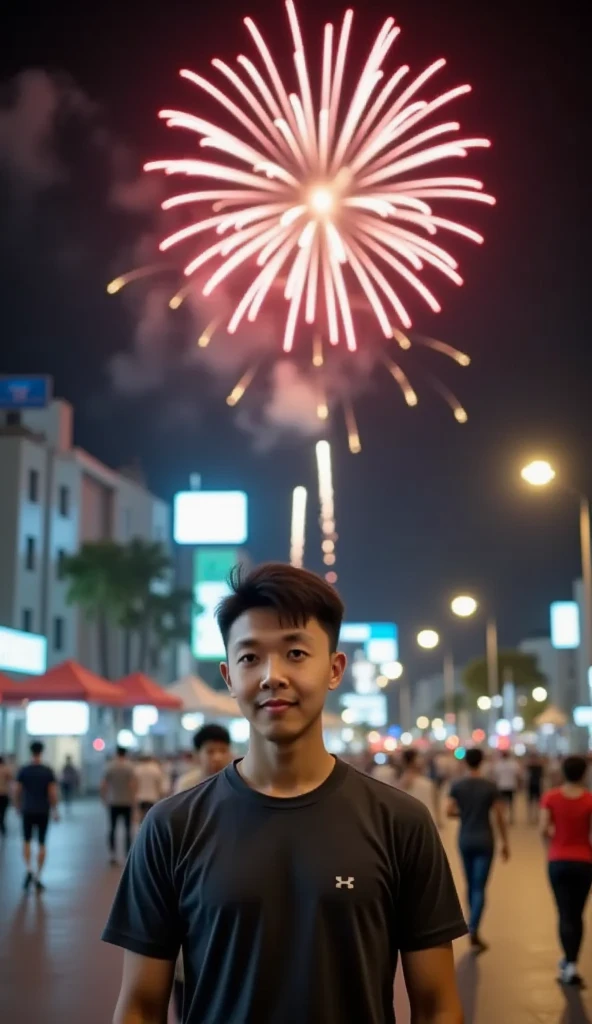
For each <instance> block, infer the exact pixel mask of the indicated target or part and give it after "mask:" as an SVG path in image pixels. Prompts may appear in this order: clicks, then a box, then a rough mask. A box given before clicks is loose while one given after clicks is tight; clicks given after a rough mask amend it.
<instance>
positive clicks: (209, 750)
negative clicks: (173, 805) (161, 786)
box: [175, 723, 232, 793]
mask: <svg viewBox="0 0 592 1024" xmlns="http://www.w3.org/2000/svg"><path fill="white" fill-rule="evenodd" d="M193 749H194V750H195V754H194V756H193V767H192V768H189V770H188V771H186V772H184V774H183V775H181V776H180V777H179V778H178V779H177V781H176V783H175V793H184V792H185V790H187V789H191V788H192V787H193V786H197V785H199V783H200V782H203V780H204V779H209V777H210V775H215V774H216V772H220V771H222V769H223V768H226V765H227V764H230V762H231V760H232V751H231V749H230V733H229V732H228V729H225V728H224V726H223V725H216V724H215V723H212V724H211V725H204V726H203V727H202V728H201V729H199V730H198V732H196V734H195V736H194V737H193Z"/></svg>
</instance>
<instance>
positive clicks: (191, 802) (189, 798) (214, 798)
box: [148, 772, 232, 834]
mask: <svg viewBox="0 0 592 1024" xmlns="http://www.w3.org/2000/svg"><path fill="white" fill-rule="evenodd" d="M223 774H224V773H223V772H219V773H218V774H217V775H211V776H210V777H209V778H207V779H204V781H203V782H200V783H199V784H198V785H196V786H192V787H191V788H190V789H184V790H180V791H179V792H176V793H173V794H172V795H171V796H166V797H164V798H163V799H162V800H159V801H158V803H157V804H155V806H154V807H153V808H152V809H151V810H150V811H149V814H148V817H149V818H150V820H151V822H152V824H153V825H154V826H155V827H156V828H157V829H158V830H163V829H164V830H170V829H173V831H174V832H175V834H177V833H178V832H179V831H181V832H182V831H183V830H184V828H185V826H186V824H187V823H188V822H189V821H190V820H191V819H193V818H194V816H195V815H200V814H201V813H202V812H203V811H204V810H209V809H210V808H211V807H212V806H213V805H215V804H216V803H217V802H219V801H220V800H222V799H223V793H224V792H227V791H228V792H230V793H232V791H231V790H230V789H229V787H227V789H226V790H224V789H223V779H222V775H223ZM179 781H180V780H179Z"/></svg>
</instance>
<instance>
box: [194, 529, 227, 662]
mask: <svg viewBox="0 0 592 1024" xmlns="http://www.w3.org/2000/svg"><path fill="white" fill-rule="evenodd" d="M237 561H239V556H238V552H237V551H236V549H235V548H218V547H210V548H198V549H197V551H196V552H195V554H194V559H193V595H194V602H195V607H196V610H195V612H194V614H193V623H192V629H191V650H192V652H193V657H194V658H196V659H197V660H198V661H220V660H221V659H223V658H224V655H225V651H224V644H223V642H222V637H221V635H220V630H219V629H218V623H217V622H216V608H217V606H218V604H219V603H220V601H221V600H222V598H224V597H226V595H227V594H228V593H229V592H230V588H229V586H228V577H229V575H230V571H231V569H232V568H233V566H235V565H236V563H237Z"/></svg>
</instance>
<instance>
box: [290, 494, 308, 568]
mask: <svg viewBox="0 0 592 1024" xmlns="http://www.w3.org/2000/svg"><path fill="white" fill-rule="evenodd" d="M307 499H308V493H307V490H306V487H295V488H294V490H293V492H292V526H291V532H290V565H295V566H296V567H297V568H298V569H301V568H302V566H303V565H304V544H305V538H306V503H307Z"/></svg>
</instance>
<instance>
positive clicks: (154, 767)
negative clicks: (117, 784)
mask: <svg viewBox="0 0 592 1024" xmlns="http://www.w3.org/2000/svg"><path fill="white" fill-rule="evenodd" d="M134 770H135V775H136V803H137V807H138V820H139V821H140V822H142V821H143V820H144V818H145V817H146V815H147V814H148V811H149V810H150V808H151V807H154V804H157V803H158V801H159V800H161V799H162V797H163V796H164V795H165V793H166V790H167V786H166V780H165V775H164V772H163V770H162V768H161V767H160V765H159V763H158V761H157V760H156V759H155V758H154V757H153V756H152V754H146V755H143V756H142V757H141V758H140V760H139V761H138V763H137V764H136V765H134Z"/></svg>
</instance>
